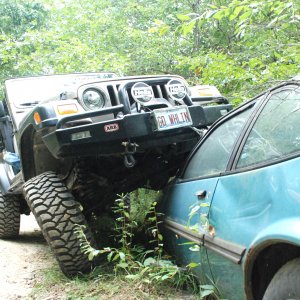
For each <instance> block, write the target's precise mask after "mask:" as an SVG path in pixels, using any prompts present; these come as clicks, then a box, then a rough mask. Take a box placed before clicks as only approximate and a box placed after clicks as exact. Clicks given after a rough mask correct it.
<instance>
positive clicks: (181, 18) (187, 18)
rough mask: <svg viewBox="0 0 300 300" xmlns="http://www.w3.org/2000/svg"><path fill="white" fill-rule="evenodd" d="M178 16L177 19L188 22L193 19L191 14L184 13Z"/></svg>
mask: <svg viewBox="0 0 300 300" xmlns="http://www.w3.org/2000/svg"><path fill="white" fill-rule="evenodd" d="M176 17H177V19H179V20H180V21H182V22H186V21H189V20H190V19H191V17H190V16H188V15H183V14H177V15H176Z"/></svg>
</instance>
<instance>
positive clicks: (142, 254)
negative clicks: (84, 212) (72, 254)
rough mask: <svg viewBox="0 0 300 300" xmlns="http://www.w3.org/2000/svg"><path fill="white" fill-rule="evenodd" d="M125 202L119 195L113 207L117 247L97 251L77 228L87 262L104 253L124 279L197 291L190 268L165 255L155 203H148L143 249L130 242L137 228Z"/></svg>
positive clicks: (124, 198)
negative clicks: (146, 244) (147, 238)
mask: <svg viewBox="0 0 300 300" xmlns="http://www.w3.org/2000/svg"><path fill="white" fill-rule="evenodd" d="M127 200H128V198H127V197H126V196H124V195H121V196H120V197H119V199H117V200H116V202H115V206H114V208H113V211H114V213H115V215H116V219H115V221H116V226H115V238H116V240H117V242H118V247H114V248H113V247H105V248H103V249H101V250H96V249H94V248H93V247H91V245H90V244H89V242H88V241H87V240H86V238H85V235H84V233H83V230H82V228H81V227H78V230H77V234H78V236H79V237H80V238H81V241H82V251H84V253H86V254H88V256H89V259H93V258H94V257H96V256H98V255H100V254H105V255H106V257H107V261H108V262H109V263H111V264H113V266H114V270H115V273H116V274H125V278H126V279H127V280H130V281H134V282H140V283H142V284H144V285H150V286H152V285H155V286H157V285H161V284H167V285H169V286H173V287H175V288H176V289H180V288H183V287H184V288H189V289H191V290H193V291H198V289H199V286H198V283H197V281H196V279H195V277H194V276H193V275H192V274H191V272H190V270H191V269H192V268H193V265H189V266H187V268H185V269H183V268H180V267H178V266H177V265H175V264H174V263H173V262H172V261H171V260H169V259H168V256H167V255H166V254H165V253H164V250H163V237H162V234H161V233H160V231H159V225H160V223H161V221H160V220H159V219H160V214H159V213H157V212H156V204H157V203H156V202H153V201H151V204H150V207H149V209H148V211H147V212H146V218H145V222H146V224H147V227H146V230H145V233H144V235H147V236H148V237H149V240H148V241H147V242H148V247H147V248H145V247H144V246H143V245H140V244H138V243H134V242H133V240H134V238H135V234H136V232H137V227H138V226H139V225H138V223H137V222H136V221H135V220H134V219H132V216H131V213H130V211H129V209H128V206H127ZM199 290H200V289H199Z"/></svg>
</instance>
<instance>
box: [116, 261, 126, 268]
mask: <svg viewBox="0 0 300 300" xmlns="http://www.w3.org/2000/svg"><path fill="white" fill-rule="evenodd" d="M117 267H118V268H122V269H126V268H127V267H128V263H125V262H121V263H118V264H117Z"/></svg>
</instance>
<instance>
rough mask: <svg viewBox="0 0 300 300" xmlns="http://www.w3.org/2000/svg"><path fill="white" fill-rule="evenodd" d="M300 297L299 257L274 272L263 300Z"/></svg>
mask: <svg viewBox="0 0 300 300" xmlns="http://www.w3.org/2000/svg"><path fill="white" fill-rule="evenodd" d="M282 299H298V300H299V299H300V258H296V259H293V260H291V261H289V262H288V263H286V264H285V265H284V266H283V267H281V268H280V269H279V271H278V272H277V273H276V274H275V276H274V277H273V279H272V280H271V282H270V284H269V285H268V287H267V290H266V292H265V295H264V297H263V300H282Z"/></svg>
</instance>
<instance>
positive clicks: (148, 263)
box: [144, 257, 156, 267]
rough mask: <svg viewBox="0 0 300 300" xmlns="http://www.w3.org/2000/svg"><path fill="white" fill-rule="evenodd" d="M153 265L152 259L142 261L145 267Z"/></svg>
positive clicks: (153, 260) (154, 261)
mask: <svg viewBox="0 0 300 300" xmlns="http://www.w3.org/2000/svg"><path fill="white" fill-rule="evenodd" d="M153 264H156V259H154V258H153V257H148V258H146V259H145V261H144V266H145V267H147V266H150V265H153Z"/></svg>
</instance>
